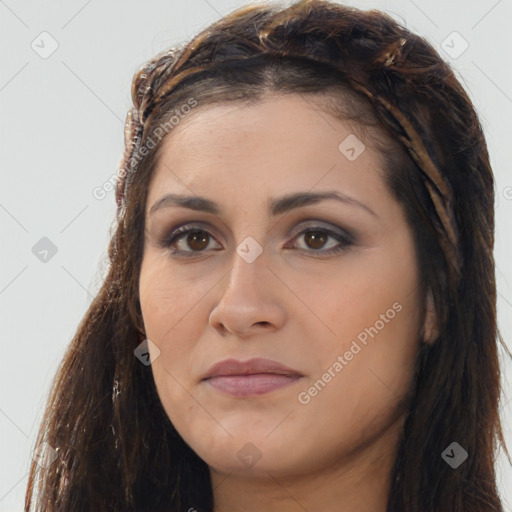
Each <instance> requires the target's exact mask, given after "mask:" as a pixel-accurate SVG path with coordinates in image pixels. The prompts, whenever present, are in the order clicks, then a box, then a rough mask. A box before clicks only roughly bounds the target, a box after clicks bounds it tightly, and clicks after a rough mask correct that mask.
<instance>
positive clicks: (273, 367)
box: [203, 357, 302, 380]
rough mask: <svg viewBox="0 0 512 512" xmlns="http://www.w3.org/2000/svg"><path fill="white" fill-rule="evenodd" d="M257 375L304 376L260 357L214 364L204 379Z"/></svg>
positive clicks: (227, 360)
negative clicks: (222, 376)
mask: <svg viewBox="0 0 512 512" xmlns="http://www.w3.org/2000/svg"><path fill="white" fill-rule="evenodd" d="M256 373H274V374H279V375H293V376H302V374H300V373H299V372H298V371H296V370H293V369H292V368H288V367H287V366H284V365H282V364H281V363H278V362H277V361H273V360H271V359H265V358H261V357H258V358H254V359H249V360H248V361H238V360H236V359H224V360H223V361H220V362H218V363H216V364H214V365H213V366H212V367H211V368H210V369H209V370H208V373H207V374H206V375H205V377H204V379H209V378H211V377H218V376H221V375H251V374H253V375H254V374H256ZM204 379H203V380H204Z"/></svg>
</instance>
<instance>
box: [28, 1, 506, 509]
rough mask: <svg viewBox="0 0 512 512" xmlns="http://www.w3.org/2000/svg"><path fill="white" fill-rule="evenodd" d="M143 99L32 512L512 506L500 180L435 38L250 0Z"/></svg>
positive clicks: (52, 417) (337, 10)
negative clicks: (499, 451)
mask: <svg viewBox="0 0 512 512" xmlns="http://www.w3.org/2000/svg"><path fill="white" fill-rule="evenodd" d="M132 96H133V102H134V106H133V108H132V109H131V110H130V112H129V113H128V117H127V123H126V131H125V144H126V150H125V154H124V157H123V160H122V162H121V164H122V165H121V168H120V170H119V181H118V186H117V190H116V196H117V201H118V215H117V230H116V232H115V234H114V236H113V238H112V241H111V244H110V246H109V256H110V260H111V267H110V270H109V274H108V276H107V278H106V280H105V282H104V284H103V286H102V288H101V290H100V292H99V293H98V296H97V297H96V298H95V300H94V301H93V303H92V304H91V306H90V309H89V311H88V312H87V314H86V315H85V317H84V319H83V321H82V323H81V325H80V326H79V328H78V331H77V333H76V335H75V338H74V340H73V342H72V344H71V346H70V349H69V351H68V353H67V354H66V356H65V358H64V360H63V362H62V365H61V368H60V370H59V373H58V375H57V376H56V379H55V383H54V387H53V391H52V395H51V397H50V401H49V403H48V407H47V410H46V414H45V417H44V420H43V424H42V425H41V430H40V433H39V438H38V445H41V446H44V447H45V448H46V450H47V459H46V460H47V463H46V464H36V463H35V462H34V464H33V465H32V470H31V475H30V480H29V487H28V490H27V497H26V510H29V507H30V506H31V503H34V501H35V500H34V499H33V493H34V491H35V490H36V489H37V490H38V492H39V494H38V496H37V501H36V502H35V506H36V510H45V511H50V510H51V511H57V510H59V511H60V510H63V511H64V510H66V511H69V510H73V511H79V510H95V511H96V510H116V511H121V510H122V511H128V510H134V511H141V510H148V511H149V510H151V511H157V510H158V511H160V510H162V511H178V510H180V511H183V510H188V511H194V510H196V511H200V510H201V511H215V512H224V511H227V510H231V511H234V510H240V511H242V510H243V511H244V512H247V511H256V510H257V511H260V510H265V511H274V510H278V509H279V510H281V511H283V510H286V511H291V510H310V511H313V510H326V511H335V510H336V511H339V510H343V511H344V512H352V511H360V510H365V511H372V512H381V511H382V512H384V511H388V512H391V511H392V512H398V511H404V512H405V511H407V512H420V511H421V512H426V511H432V512H434V511H436V512H441V511H448V510H449V511H452V512H471V511H475V512H476V511H478V512H483V511H502V510H503V509H502V506H501V504H500V499H499V496H498V492H497V489H496V481H495V471H494V461H495V449H496V442H497V441H501V443H503V436H502V432H501V426H500V421H499V416H498V398H499V392H500V387H499V365H498V358H497V345H496V339H497V337H499V336H498V333H497V327H496V288H495V277H494V260H493V243H494V235H493V232H494V214H493V207H494V196H493V175H492V171H491V168H490V164H489V157H488V153H487V148H486V143H485V140H484V136H483V133H482V129H481V126H480V123H479V120H478V117H477V114H476V112H475V110H474V108H473V106H472V104H471V102H470V100H469V98H468V96H467V94H466V92H465V91H464V89H463V88H462V87H461V85H460V83H459V82H458V81H457V80H456V78H455V76H454V74H453V72H452V71H451V69H450V68H449V66H448V65H447V64H446V63H445V62H444V61H443V60H442V59H441V58H440V57H439V55H438V54H437V53H436V51H435V50H434V49H433V48H432V47H431V46H430V45H429V44H428V43H427V42H426V41H425V40H424V39H422V38H420V37H419V36H417V35H415V34H412V33H411V32H409V31H408V30H406V29H405V28H404V27H402V26H400V25H399V24H397V23H396V22H395V21H394V20H393V19H391V18H390V17H388V16H387V15H385V14H383V13H381V12H378V11H370V12H362V11H359V10H357V9H352V8H348V7H344V6H341V5H337V4H334V3H329V2H326V1H321V0H309V1H308V0H304V1H301V2H298V3H296V4H294V5H292V6H291V7H289V8H277V7H274V8H272V7H270V6H268V5H261V6H254V5H253V6H250V7H246V8H243V9H239V10H237V11H235V12H234V13H232V14H230V15H229V16H226V17H225V18H223V19H221V20H220V21H218V22H216V23H214V24H213V25H212V26H210V27H208V28H207V29H206V30H205V31H203V32H202V33H201V34H199V35H198V36H197V37H195V38H194V39H193V40H192V41H190V42H189V43H188V44H187V45H185V46H183V47H182V48H179V49H172V50H170V51H168V52H164V53H162V54H160V55H158V56H156V57H155V58H154V59H152V60H151V61H149V62H148V63H147V64H145V65H144V66H143V67H142V68H141V69H140V70H139V71H138V73H137V74H136V75H135V77H134V81H133V87H132ZM43 443H45V444H43ZM52 450H54V452H52ZM51 453H54V455H55V456H56V457H55V460H53V461H52V460H51V458H48V457H49V455H48V454H51ZM37 478H39V480H37Z"/></svg>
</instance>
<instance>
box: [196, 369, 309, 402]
mask: <svg viewBox="0 0 512 512" xmlns="http://www.w3.org/2000/svg"><path fill="white" fill-rule="evenodd" d="M299 378H300V376H299V375H278V374H276V373H256V374H253V375H221V376H218V377H211V378H209V379H207V380H206V381H207V382H208V383H209V384H210V386H212V387H214V388H215V389H218V390H219V391H222V392H224V393H227V394H228V395H232V396H239V397H247V396H256V395H264V394H265V393H270V392H271V391H275V390H276V389H280V388H283V387H285V386H288V385H290V384H292V383H293V382H295V381H296V380H298V379H299Z"/></svg>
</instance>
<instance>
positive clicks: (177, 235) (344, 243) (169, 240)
mask: <svg viewBox="0 0 512 512" xmlns="http://www.w3.org/2000/svg"><path fill="white" fill-rule="evenodd" d="M192 232H198V233H202V232H204V233H207V234H208V236H209V237H210V238H213V236H212V235H211V234H210V233H209V232H208V231H207V230H206V229H205V228H203V227H199V226H193V225H190V224H187V225H184V226H181V227H179V228H177V229H175V230H174V231H172V232H171V233H170V235H169V236H168V237H166V238H165V239H164V240H163V241H162V243H161V245H162V247H164V248H171V249H172V255H173V256H176V257H185V258H194V257H197V256H200V255H201V254H203V253H204V252H206V250H201V251H181V250H178V249H175V248H173V247H172V246H173V245H174V244H175V243H176V242H178V241H179V240H181V239H182V238H184V237H185V235H187V234H189V233H192ZM309 232H321V233H326V234H327V235H328V237H330V238H334V239H335V240H337V241H338V242H340V244H341V245H339V246H337V247H334V248H331V249H328V250H322V249H319V250H314V249H309V250H307V249H299V250H302V251H306V252H308V253H313V254H314V253H317V254H320V255H322V256H325V255H329V256H330V255H334V254H338V253H340V252H342V251H344V250H346V249H347V248H348V247H349V246H351V245H353V241H352V240H351V236H350V235H349V234H347V235H345V236H343V235H342V234H340V233H336V232H335V231H332V230H330V229H327V228H324V227H321V226H313V227H308V228H306V229H303V230H302V231H301V232H300V233H297V234H296V235H295V236H294V237H293V240H295V239H296V238H299V237H300V236H301V235H304V234H305V233H309ZM315 257H316V256H315Z"/></svg>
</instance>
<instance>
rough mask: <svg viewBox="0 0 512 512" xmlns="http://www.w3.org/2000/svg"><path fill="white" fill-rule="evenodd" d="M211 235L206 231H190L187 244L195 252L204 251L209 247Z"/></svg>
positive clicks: (186, 240)
mask: <svg viewBox="0 0 512 512" xmlns="http://www.w3.org/2000/svg"><path fill="white" fill-rule="evenodd" d="M209 238H210V235H209V234H208V233H207V232H206V231H190V232H189V233H188V235H187V237H186V239H185V243H186V244H187V245H188V247H190V248H191V249H193V250H194V251H202V250H203V249H206V247H207V246H208V241H209Z"/></svg>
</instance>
